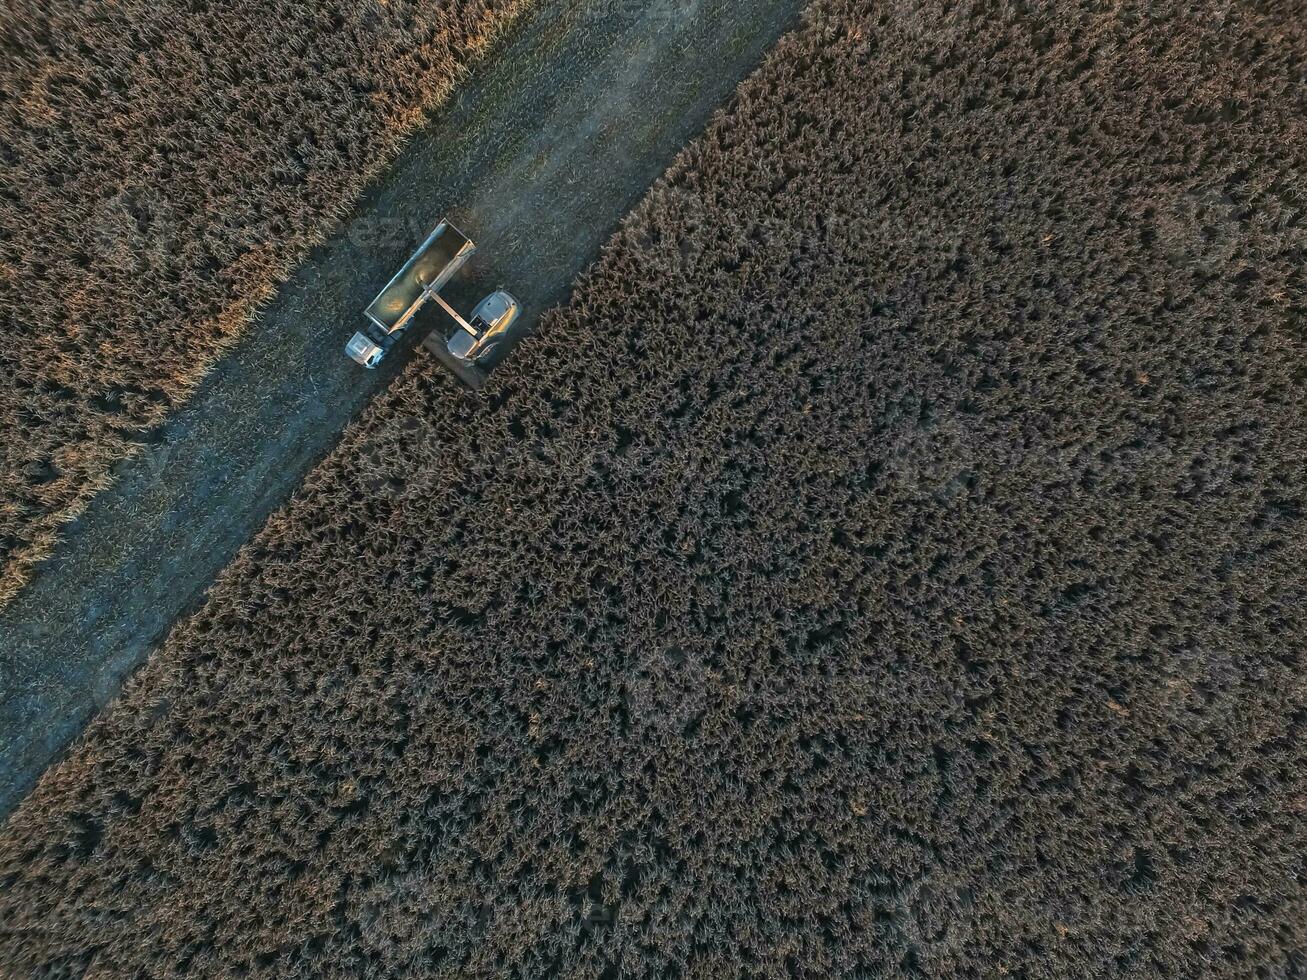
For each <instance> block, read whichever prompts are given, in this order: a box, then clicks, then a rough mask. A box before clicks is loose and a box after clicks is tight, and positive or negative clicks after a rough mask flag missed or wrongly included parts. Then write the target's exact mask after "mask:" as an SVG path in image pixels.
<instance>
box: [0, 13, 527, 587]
mask: <svg viewBox="0 0 1307 980" xmlns="http://www.w3.org/2000/svg"><path fill="white" fill-rule="evenodd" d="M522 3H523V0H442V2H413V0H398V2H390V3H379V2H371V0H368V2H362V3H357V2H352V0H330V2H327V3H313V4H296V3H283V2H254V0H238V2H233V3H225V2H224V3H218V2H214V3H208V2H204V0H201V2H198V3H191V2H182V0H169V2H164V3H158V2H144V0H128V2H111V0H92V2H84V0H53V2H52V0H18V2H17V3H6V5H5V8H4V11H3V13H2V14H0V310H2V311H3V312H2V313H0V329H3V331H4V334H5V342H4V344H0V423H3V426H4V436H5V437H4V439H3V440H0V602H3V601H5V600H6V599H8V598H10V597H12V595H13V593H14V592H15V590H16V589H17V588H18V587H19V586H20V585H21V584H22V582H23V581H24V580H25V578H26V577H27V575H28V574H29V573H30V571H31V567H32V565H33V564H34V563H35V562H37V561H39V560H40V559H41V558H43V557H45V556H46V555H47V554H48V553H49V551H50V548H51V547H52V545H53V543H54V541H55V538H56V535H57V531H58V527H59V525H60V524H61V523H63V522H65V521H67V520H70V519H71V518H72V517H74V516H75V515H76V514H77V513H79V512H80V511H81V510H82V509H83V508H84V507H85V504H86V502H87V500H88V499H89V498H90V497H91V496H92V495H93V494H94V493H95V492H96V491H97V490H99V489H101V488H103V487H104V485H105V484H106V483H107V481H108V480H109V479H110V475H111V470H112V465H113V464H114V463H115V462H116V461H118V460H120V459H122V458H123V457H124V456H127V455H129V454H131V453H132V452H133V451H134V448H135V447H136V446H137V445H139V444H140V443H141V442H142V441H148V440H150V439H151V438H153V436H152V430H153V429H154V428H155V427H157V426H158V425H159V423H160V422H161V421H162V419H163V418H164V416H165V415H166V414H167V413H168V412H169V411H170V410H171V409H172V408H173V407H174V406H176V405H177V404H178V402H180V401H182V400H184V399H185V398H186V396H187V394H188V393H189V392H190V391H191V390H192V389H193V388H194V386H195V384H196V383H197V382H198V380H199V379H200V378H201V377H202V376H203V375H204V373H205V372H206V370H207V369H208V367H209V366H210V365H211V364H212V363H213V361H214V359H215V358H216V357H217V356H218V354H219V353H221V351H222V350H223V349H224V347H226V346H227V345H228V344H230V343H231V342H232V340H233V339H234V338H235V336H236V334H237V333H238V332H239V331H240V330H241V329H242V328H243V327H244V326H245V325H246V323H248V321H249V319H250V315H251V313H252V312H253V311H254V310H255V308H256V307H257V306H258V304H259V303H261V302H262V301H264V300H266V299H267V297H268V296H269V295H270V294H271V292H272V290H273V288H274V287H275V286H276V284H277V283H278V282H280V281H281V280H282V279H284V278H285V276H286V274H287V273H288V271H289V270H290V269H291V268H293V267H294V265H295V264H296V263H297V262H298V261H299V260H300V259H301V258H302V257H303V256H304V255H305V253H306V250H307V249H308V248H309V247H310V246H312V245H313V244H316V243H317V242H318V241H319V240H320V239H321V238H322V236H323V235H324V234H325V233H326V231H327V230H329V229H330V227H331V226H332V225H333V224H334V223H335V221H336V219H337V218H338V217H339V216H340V215H341V214H342V213H343V211H344V209H346V208H347V207H348V206H349V205H350V204H351V203H352V202H353V200H354V199H355V198H356V197H357V196H358V194H359V193H360V192H361V190H362V189H363V187H364V185H365V183H366V182H367V181H368V180H369V179H370V178H371V176H372V175H373V174H374V173H375V172H376V171H377V169H378V168H379V167H381V166H384V165H385V164H386V163H388V162H389V161H390V160H391V159H392V158H393V156H394V153H395V150H396V149H397V147H398V144H399V142H400V141H401V139H402V138H403V136H404V134H405V132H406V131H407V130H408V129H409V128H410V127H411V126H412V125H413V124H414V123H416V122H417V121H418V120H419V119H420V117H421V115H422V112H423V111H424V110H425V109H427V108H429V107H430V106H431V104H432V103H433V102H435V101H437V100H439V99H441V98H443V97H444V95H445V94H446V93H447V92H448V91H449V89H450V87H451V86H452V85H453V84H454V82H455V81H456V79H457V77H458V75H459V74H460V72H462V71H463V70H464V65H465V63H466V62H467V61H468V60H469V59H470V58H471V57H473V56H475V54H476V53H477V52H479V51H480V50H481V49H483V48H484V47H485V46H486V45H487V44H488V43H489V41H490V40H491V39H492V37H493V36H494V34H495V33H496V31H498V30H499V29H501V27H502V26H503V25H504V23H505V22H506V21H507V19H508V18H509V17H510V16H511V15H512V14H513V12H514V11H516V10H517V9H519V8H520V7H521V6H522Z"/></svg>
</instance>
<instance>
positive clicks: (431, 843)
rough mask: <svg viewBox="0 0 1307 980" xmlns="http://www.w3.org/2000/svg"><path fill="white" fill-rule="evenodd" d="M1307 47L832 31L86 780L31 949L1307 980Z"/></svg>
mask: <svg viewBox="0 0 1307 980" xmlns="http://www.w3.org/2000/svg"><path fill="white" fill-rule="evenodd" d="M1305 54H1307V36H1305V35H1304V29H1303V23H1302V21H1301V19H1300V18H1297V17H1296V16H1294V14H1293V12H1292V11H1290V10H1288V9H1287V8H1283V7H1279V6H1272V7H1268V8H1266V9H1254V7H1253V6H1251V5H1238V6H1235V7H1227V6H1225V5H1214V6H1212V7H1210V8H1203V9H1200V10H1197V11H1194V10H1187V11H1185V12H1184V14H1183V15H1181V14H1179V13H1176V14H1174V15H1172V14H1171V13H1170V9H1169V8H1167V9H1161V8H1146V9H1144V10H1141V11H1136V12H1133V13H1131V12H1123V11H1122V9H1121V8H1119V7H1118V8H1113V9H1111V10H1090V9H1085V8H1081V7H1078V6H1070V5H1063V6H1058V5H1047V6H1046V5H1041V4H1035V5H1023V6H1022V7H1020V8H1019V9H1018V8H1013V7H1009V6H1007V5H1003V4H989V3H975V4H971V3H962V4H957V5H952V4H950V5H941V6H938V7H936V6H934V5H932V4H925V5H921V6H918V5H915V4H906V3H905V4H894V3H890V4H887V5H877V6H875V7H874V8H873V9H872V11H871V12H869V11H868V8H867V6H865V5H863V4H861V3H853V2H841V0H820V2H818V3H816V4H815V5H814V7H813V8H812V9H811V10H810V12H809V16H808V19H807V20H806V22H805V25H804V27H803V28H802V29H801V30H800V31H799V32H798V33H797V34H795V35H794V36H792V37H790V38H788V39H787V40H785V41H784V42H782V43H781V44H780V45H779V46H778V48H777V49H776V50H775V51H774V53H773V54H772V56H771V57H770V58H769V60H768V61H767V63H766V64H765V65H764V67H763V68H762V69H761V71H760V72H759V73H758V74H757V75H756V76H755V77H754V78H752V79H751V80H750V81H748V82H747V83H746V84H745V85H743V86H742V88H741V89H740V91H739V93H738V95H737V97H736V98H735V99H734V100H733V102H732V103H731V105H730V106H729V107H728V109H727V111H726V112H725V114H724V115H722V116H720V117H719V118H718V119H717V120H716V121H715V122H714V123H713V125H712V126H711V128H710V130H709V131H708V132H707V133H706V134H705V135H704V136H703V138H702V139H700V140H699V141H698V142H696V143H695V144H693V145H692V146H691V147H690V148H688V149H687V150H686V152H685V153H684V154H683V155H682V156H681V158H680V159H679V161H678V163H677V164H676V165H675V166H674V167H673V168H672V169H671V171H670V172H669V173H668V174H667V175H666V176H665V178H664V179H663V180H662V181H660V182H659V183H658V184H657V185H656V186H655V188H654V189H653V190H652V191H651V193H650V195H649V197H648V198H647V199H646V201H645V202H644V203H643V205H642V206H641V207H640V208H639V209H637V211H636V212H635V213H634V214H632V215H631V216H630V218H629V219H628V220H627V222H626V223H625V225H624V227H623V229H622V231H621V232H620V234H619V235H618V236H617V237H616V239H615V240H614V241H613V242H611V243H610V245H609V246H608V248H607V249H606V251H605V253H604V255H603V256H602V258H601V259H600V261H599V262H598V263H597V265H596V266H595V267H594V268H593V269H592V270H591V271H590V272H589V273H588V274H587V275H586V276H585V277H584V278H583V280H582V281H581V282H580V284H579V285H578V288H577V291H576V293H575V295H574V298H573V300H572V301H571V303H570V304H569V305H568V306H567V307H565V308H563V309H561V310H559V311H556V312H555V313H553V314H552V315H550V316H549V317H547V318H546V321H545V323H544V324H543V325H542V328H541V331H540V334H539V336H538V337H537V338H536V339H535V340H534V341H531V342H529V343H528V344H527V345H525V346H524V347H523V348H522V349H520V350H519V351H518V352H517V353H516V354H515V355H514V362H513V370H512V371H511V372H501V373H499V374H497V375H496V376H495V377H494V378H492V381H491V384H490V386H489V387H488V389H487V390H486V391H485V392H483V393H482V394H481V395H477V396H473V395H468V394H465V393H463V392H461V391H460V390H459V389H458V388H457V387H456V386H455V384H454V383H453V382H452V381H451V380H449V379H448V378H446V377H445V376H443V375H441V374H440V373H439V372H438V370H437V369H436V368H435V367H434V366H433V365H432V364H431V362H430V361H426V360H423V359H420V358H419V359H415V360H414V361H413V363H412V364H411V365H410V366H409V368H408V369H407V370H406V371H405V372H404V374H403V375H402V376H401V377H400V378H399V379H398V381H397V382H396V383H395V384H394V385H393V386H392V387H391V388H390V389H389V390H388V391H387V392H386V394H385V395H384V396H383V397H382V398H381V399H380V400H379V401H378V402H377V403H375V404H374V405H373V406H372V408H371V409H370V410H369V411H368V412H367V413H366V415H365V416H364V417H363V418H362V419H361V421H360V422H359V423H358V424H357V425H356V426H354V427H353V428H352V429H351V430H350V432H349V433H348V434H347V436H346V438H345V439H344V440H343V442H342V444H341V445H340V447H339V449H338V450H337V451H336V452H335V453H334V454H333V456H332V457H331V458H330V459H329V460H328V461H327V462H326V463H324V464H323V465H322V466H321V467H320V468H319V469H318V470H317V471H316V472H315V473H314V474H313V475H312V477H311V478H310V479H309V480H308V482H307V483H306V484H305V486H304V488H303V490H302V492H301V494H300V495H299V496H298V498H297V499H296V500H295V501H294V502H293V503H292V504H291V505H290V506H288V507H287V508H285V509H283V510H282V511H281V512H279V513H278V514H277V515H276V516H275V517H274V518H273V519H272V520H271V521H270V522H269V524H268V525H267V527H266V528H265V529H264V530H263V531H262V532H261V533H260V534H259V535H258V537H257V538H256V539H255V540H254V541H253V542H252V543H251V544H250V545H249V546H248V547H247V548H246V549H245V550H244V551H243V552H242V553H241V555H240V557H239V558H238V560H237V561H236V562H235V564H234V565H233V566H232V567H231V568H229V569H228V571H227V572H226V573H225V574H224V575H223V576H222V578H221V580H220V582H219V583H218V585H217V587H216V588H215V590H214V592H213V593H212V596H211V598H210V601H209V602H208V604H207V605H206V606H205V607H204V608H203V610H202V611H201V612H199V613H198V614H197V615H196V616H194V617H193V618H191V619H190V620H188V621H186V622H185V623H183V624H182V625H181V626H180V627H179V628H178V629H177V630H176V631H174V633H173V634H172V636H171V638H170V640H169V641H168V643H167V644H166V646H165V647H164V648H163V649H162V650H160V651H159V652H158V653H157V655H156V656H155V657H154V658H152V660H151V662H150V663H149V664H148V665H147V667H146V668H145V669H143V670H142V671H141V672H140V673H139V674H137V675H136V676H135V677H134V678H133V680H132V682H131V683H130V684H129V685H128V687H127V689H126V690H125V691H124V693H123V695H122V696H121V698H120V699H119V700H118V701H117V702H116V703H115V704H114V705H113V706H112V707H111V708H110V709H109V710H108V711H106V712H105V713H104V714H103V715H102V716H101V717H100V718H99V719H98V720H97V722H96V723H94V724H93V725H92V726H91V728H90V730H89V731H88V732H87V733H86V735H85V736H84V738H83V739H82V740H81V742H80V743H79V744H78V746H77V747H76V749H75V750H74V751H73V753H72V754H71V756H70V757H69V758H68V759H67V760H66V761H65V762H64V763H62V764H60V765H59V766H57V767H56V768H54V769H52V770H51V771H50V772H49V773H47V775H46V776H45V778H44V779H43V780H42V782H41V783H40V785H39V786H38V787H37V789H36V791H35V792H34V794H33V795H32V796H31V797H30V798H29V799H28V800H27V801H26V802H25V803H24V804H23V805H22V806H21V807H20V808H19V809H18V810H17V811H16V813H15V814H14V815H13V816H12V817H11V818H10V820H9V822H8V824H7V825H6V826H5V828H4V830H3V833H2V834H0V886H3V887H0V921H3V923H4V932H3V933H0V962H4V963H7V964H9V965H10V966H11V970H12V972H15V973H18V974H19V975H26V974H38V975H40V974H55V973H68V974H77V973H82V972H90V973H98V974H101V975H124V974H133V973H136V972H138V971H145V972H148V973H150V974H153V975H169V974H170V973H175V974H180V973H184V972H187V971H190V972H193V973H197V974H203V975H211V974H219V973H221V974H237V975H265V974H267V975H272V974H278V975H298V976H306V977H308V976H313V977H317V976H326V975H351V976H357V975H363V976H407V975H412V976H430V975H442V976H444V975H448V976H499V975H506V974H515V975H523V976H543V975H558V976H578V977H579V976H605V977H613V976H625V975H629V976H677V975H683V976H698V977H726V976H729V977H734V976H776V977H785V976H813V977H825V976H858V977H863V976H922V975H925V976H937V977H993V976H1008V977H1030V978H1033V977H1068V976H1117V975H1119V976H1158V977H1161V976H1186V977H1188V976H1203V977H1232V978H1233V977H1249V976H1256V977H1267V978H1269V977H1291V976H1297V975H1299V974H1301V973H1302V971H1303V970H1304V967H1305V965H1307V964H1305V963H1304V958H1303V949H1304V944H1305V943H1307V894H1304V890H1303V885H1302V876H1303V874H1304V872H1305V871H1307V868H1304V854H1307V819H1305V817H1307V813H1304V808H1305V806H1307V759H1305V758H1304V754H1305V753H1307V750H1305V749H1304V745H1305V744H1307V742H1305V741H1304V734H1305V732H1304V728H1305V726H1307V681H1305V680H1304V677H1305V670H1304V668H1307V664H1305V663H1304V659H1305V656H1304V649H1303V644H1302V639H1301V638H1302V637H1303V636H1304V635H1307V579H1305V578H1304V571H1303V569H1304V568H1305V567H1307V525H1305V524H1304V520H1303V513H1304V505H1305V502H1307V494H1305V493H1304V490H1305V484H1307V468H1304V467H1303V465H1302V460H1303V459H1304V457H1305V455H1307V428H1304V426H1303V410H1302V408H1301V406H1302V404H1303V403H1304V396H1305V395H1307V391H1304V388H1305V387H1307V340H1304V337H1303V334H1302V322H1303V321H1302V317H1303V312H1304V283H1303V278H1302V277H1303V272H1302V270H1303V259H1304V228H1303V224H1302V209H1303V200H1302V197H1301V194H1302V188H1303V186H1304V177H1305V176H1307V149H1305V147H1304V108H1307V107H1305V106H1304V105H1303V98H1304V93H1303V90H1302V88H1301V79H1302V78H1303V77H1304V70H1305V69H1307V58H1305V57H1304V55H1305Z"/></svg>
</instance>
